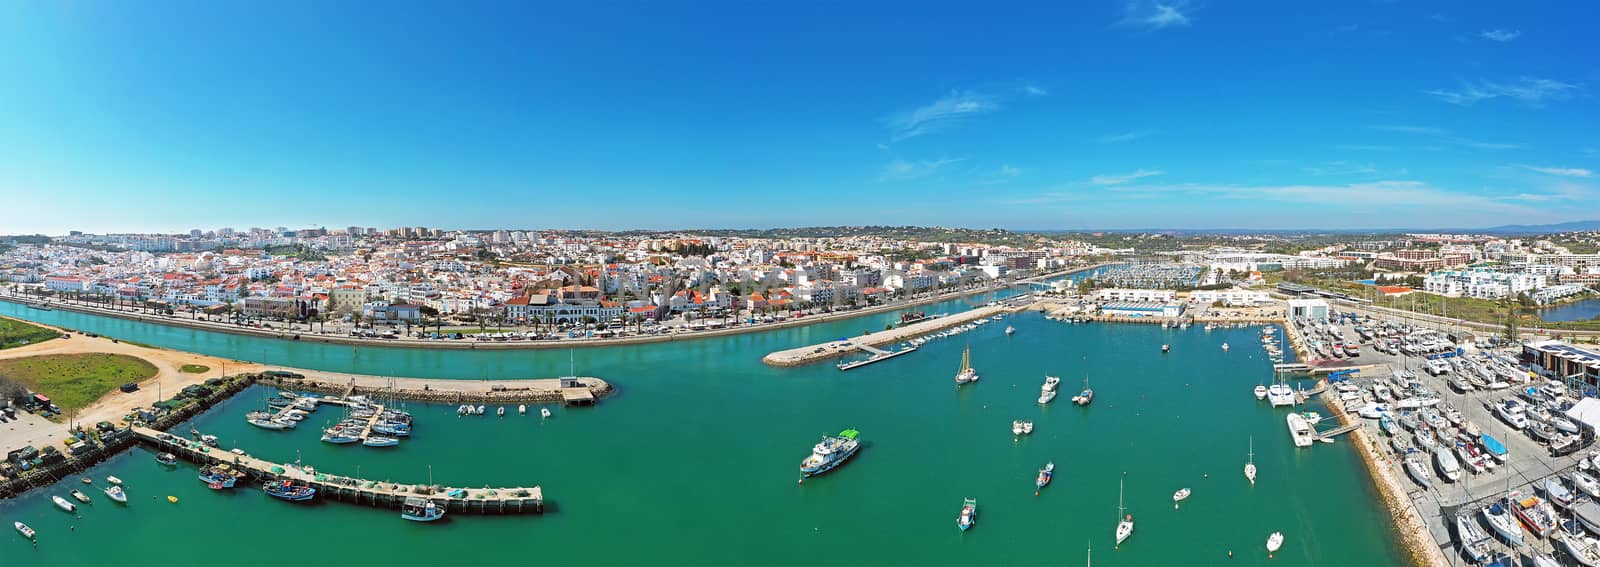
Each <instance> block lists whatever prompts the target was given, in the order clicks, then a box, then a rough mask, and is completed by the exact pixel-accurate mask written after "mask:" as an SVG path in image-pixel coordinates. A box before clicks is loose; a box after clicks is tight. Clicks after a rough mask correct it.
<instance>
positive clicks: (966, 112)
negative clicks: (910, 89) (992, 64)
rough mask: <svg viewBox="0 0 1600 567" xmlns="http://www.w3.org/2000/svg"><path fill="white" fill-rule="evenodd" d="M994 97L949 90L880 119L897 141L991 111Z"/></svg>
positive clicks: (995, 104) (994, 105)
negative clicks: (936, 97)
mask: <svg viewBox="0 0 1600 567" xmlns="http://www.w3.org/2000/svg"><path fill="white" fill-rule="evenodd" d="M999 109H1000V104H999V103H998V102H996V101H995V99H994V97H992V96H988V95H984V94H981V93H975V92H971V91H950V93H949V94H946V95H944V96H943V97H940V98H939V99H938V100H935V101H933V102H930V103H928V104H924V105H922V106H919V107H916V108H912V109H909V110H904V111H901V112H897V113H895V114H892V115H890V116H888V117H885V118H884V119H883V122H884V124H885V125H886V126H888V127H889V138H890V141H894V142H899V141H901V140H906V139H909V138H915V137H917V136H921V135H923V134H928V133H931V132H937V131H939V130H942V129H945V128H949V127H951V126H955V125H957V124H960V123H961V121H963V120H966V119H968V118H971V117H973V116H976V115H979V114H984V113H987V112H994V111H996V110H999Z"/></svg>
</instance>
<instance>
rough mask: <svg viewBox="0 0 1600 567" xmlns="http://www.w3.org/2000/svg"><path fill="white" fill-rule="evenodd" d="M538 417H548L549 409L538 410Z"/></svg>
mask: <svg viewBox="0 0 1600 567" xmlns="http://www.w3.org/2000/svg"><path fill="white" fill-rule="evenodd" d="M539 417H550V408H539Z"/></svg>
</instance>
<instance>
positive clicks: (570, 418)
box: [0, 302, 1404, 565]
mask: <svg viewBox="0 0 1600 567" xmlns="http://www.w3.org/2000/svg"><path fill="white" fill-rule="evenodd" d="M963 307H964V306H963V304H961V303H960V302H948V303H946V304H941V305H937V306H931V307H929V308H927V311H929V312H930V313H940V312H946V311H953V310H957V309H961V308H963ZM0 314H4V315H9V316H16V317H20V318H25V319H32V320H37V321H40V322H44V323H49V324H54V325H60V326H64V327H70V328H75V329H80V330H85V331H93V332H98V333H101V334H105V335H108V336H114V337H118V338H122V339H125V340H132V341H135V342H139V343H144V344H150V345H155V346H161V347H167V348H175V349H182V350H188V351H193V352H201V353H206V354H212V355H218V356H225V357H229V358H236V359H248V360H265V361H268V362H271V363H275V364H282V365H286V366H292V367H304V368H315V369H327V370H336V371H353V372H363V373H369V374H379V375H395V376H420V377H430V378H439V379H481V378H492V377H527V376H555V375H561V374H565V373H567V371H568V367H569V366H568V365H569V359H568V356H569V355H568V353H567V352H565V351H492V352H473V351H455V350H449V351H446V350H397V349H382V348H359V349H357V348H351V347H347V346H339V345H326V344H309V343H297V342H289V341H281V340H269V339H260V338H254V337H246V336H236V335H228V334H220V333H212V332H206V331H198V330H191V329H179V328H170V327H163V326H157V325H151V324H146V323H138V322H130V321H124V320H119V319H111V318H105V317H99V316H92V315H83V314H77V313H72V312H67V311H62V310H55V311H39V310H34V309H29V308H26V307H21V306H17V305H13V304H8V303H0ZM896 317H897V315H896V314H883V315H875V316H869V317H864V318H860V319H854V320H847V321H836V322H830V323H825V324H820V325H817V326H812V327H801V328H792V329H781V330H775V331H769V332H762V333H751V334H744V335H734V336H728V337H721V338H714V339H707V340H699V341H687V342H681V343H666V344H648V345H636V346H627V347H617V348H595V349H578V350H576V351H575V352H574V353H573V354H572V362H571V364H573V365H575V366H576V368H577V371H578V373H579V374H583V375H593V376H600V377H603V378H605V379H606V380H609V381H611V382H612V383H614V384H616V385H617V386H618V387H619V389H620V391H619V393H618V394H617V395H615V396H613V397H609V398H607V399H605V400H603V401H602V402H601V403H600V404H599V405H598V406H597V407H594V408H559V407H552V411H553V412H554V415H552V417H550V418H549V419H541V418H540V417H539V416H538V411H537V409H536V408H534V407H531V406H530V407H529V411H528V415H517V414H516V411H515V408H514V407H512V408H508V411H507V415H506V417H503V418H501V417H495V415H494V413H495V412H494V408H489V412H488V415H484V416H467V417H460V416H457V415H456V411H455V410H456V408H455V407H454V406H436V405H419V404H411V405H410V407H409V409H410V410H412V411H413V412H414V413H415V414H416V418H417V419H416V423H417V425H416V430H415V433H414V434H413V436H412V437H411V438H409V439H408V440H406V441H405V442H404V443H402V444H401V445H399V446H397V447H391V448H369V447H363V446H360V445H345V446H333V445H328V444H325V443H321V442H319V441H318V434H319V431H318V430H319V429H320V425H321V424H322V423H323V422H325V421H337V420H338V419H339V417H340V416H341V413H340V410H339V409H338V408H332V407H329V408H324V409H321V410H319V411H318V412H316V413H315V414H313V415H312V416H310V417H309V418H307V420H306V422H305V423H304V424H303V425H302V426H301V427H300V428H298V429H295V430H289V431H281V432H279V431H266V430H261V429H256V428H253V427H250V426H249V425H247V424H246V423H245V422H244V417H243V416H244V414H245V413H246V412H248V411H250V410H252V409H257V408H259V407H261V405H262V403H263V402H264V400H265V398H266V397H268V396H270V395H273V394H274V391H271V390H268V389H266V388H260V387H258V388H253V389H251V390H249V391H246V392H245V393H243V394H241V395H239V396H237V397H235V398H233V399H232V400H230V401H228V402H226V403H225V404H223V405H221V406H219V407H218V408H216V409H213V410H212V411H210V412H208V413H206V414H204V415H202V416H200V417H199V418H197V419H196V420H194V422H193V424H192V425H193V426H194V427H196V428H198V429H199V430H201V431H202V432H205V433H209V434H214V435H217V436H218V437H219V439H220V440H221V444H222V447H223V448H224V449H228V448H232V447H234V446H238V447H240V448H242V449H244V450H246V451H249V452H250V453H251V454H252V455H255V456H258V457H262V458H266V459H269V460H277V461H283V462H292V461H294V460H296V459H297V458H298V459H301V460H302V461H303V462H304V463H306V464H310V465H314V466H316V467H317V468H318V469H319V470H322V471H327V472H331V473H335V474H341V475H355V474H357V471H358V467H359V475H360V476H362V477H365V478H369V479H379V480H384V479H387V480H394V481H399V482H406V483H421V482H426V481H427V480H428V479H429V474H430V469H431V474H432V478H433V481H434V482H436V483H439V484H448V485H453V486H485V485H488V486H516V485H530V484H539V485H542V486H543V487H544V490H545V495H546V498H547V512H546V513H545V514H543V515H526V516H519V515H512V516H468V515H452V516H450V517H448V518H446V519H445V520H444V521H441V522H436V523H433V524H418V523H412V522H406V521H403V520H401V519H400V518H399V514H398V512H396V511H393V510H386V509H375V508H367V507H363V506H357V505H351V504H346V503H338V502H320V501H319V502H315V503H311V504H309V505H308V504H291V503H287V502H282V501H277V500H273V499H271V498H269V497H267V496H266V495H264V494H263V493H261V491H260V490H259V489H258V488H250V487H244V486H241V487H239V488H235V489H233V490H232V491H212V490H209V489H207V488H206V486H205V485H204V484H202V483H201V482H199V481H197V480H196V479H195V473H196V471H195V468H194V466H193V465H191V464H189V463H180V464H179V466H177V467H176V468H175V469H168V468H164V467H162V466H160V465H158V464H157V463H155V462H154V460H153V459H152V455H151V453H150V452H149V451H148V450H146V449H143V448H138V449H135V450H133V451H130V452H127V453H125V454H123V455H121V456H118V457H116V458H114V459H112V460H110V461H108V462H106V463H104V464H102V465H100V466H97V467H95V468H94V469H92V470H91V471H89V472H88V473H87V475H88V476H91V477H92V478H94V479H95V480H96V483H97V486H101V487H103V486H104V484H105V483H104V478H105V476H106V475H115V476H118V477H120V478H121V479H123V480H124V481H125V486H126V488H127V490H128V493H129V495H130V498H129V503H128V505H126V506H120V505H117V504H114V503H112V502H111V501H110V500H109V499H107V498H104V497H103V496H102V495H101V494H100V493H99V490H94V491H89V490H85V492H87V493H89V494H90V495H91V496H92V497H94V498H95V502H94V504H92V505H86V506H82V507H81V508H80V511H79V515H81V516H82V517H81V519H80V518H74V517H73V516H72V515H71V514H67V513H65V512H62V511H60V510H57V509H55V508H54V507H53V505H52V504H51V503H50V496H51V495H53V494H60V495H65V494H66V493H67V492H68V491H70V490H72V489H84V487H83V485H81V484H79V483H78V482H77V481H76V479H75V478H74V479H69V481H68V482H63V483H60V484H58V485H56V486H54V487H51V488H49V489H44V490H36V491H33V492H30V493H28V494H26V495H25V496H23V497H21V498H18V499H13V500H11V501H6V502H0V520H5V521H7V522H9V521H15V520H21V521H24V522H26V523H28V524H29V525H31V526H33V527H34V528H35V529H37V530H38V532H39V538H38V542H39V543H38V545H37V547H34V546H33V545H31V544H30V543H29V542H28V541H27V540H26V539H23V538H21V537H16V536H11V537H3V538H0V558H5V559H4V560H3V561H0V562H3V563H4V564H7V565H12V564H17V565H35V564H37V565H50V564H75V565H83V564H113V563H115V564H119V565H129V564H133V565H141V564H162V565H175V564H176V565H184V564H208V565H216V564H282V563H284V562H286V561H288V562H292V563H295V564H341V565H349V564H373V563H382V564H392V565H399V564H404V565H450V564H466V563H471V564H498V563H517V564H528V563H542V564H558V565H566V564H693V565H711V564H716V565H749V564H806V565H817V564H825V565H884V564H894V565H951V564H965V565H972V564H1025V565H1044V564H1050V565H1061V564H1067V565H1080V564H1082V563H1083V562H1084V560H1085V555H1086V550H1087V548H1088V547H1089V546H1092V547H1093V550H1094V551H1093V554H1094V562H1095V563H1097V564H1099V565H1189V564H1222V563H1227V564H1238V565H1266V564H1268V563H1269V561H1268V558H1267V553H1266V550H1265V548H1264V542H1265V540H1266V538H1267V535H1268V534H1270V533H1272V532H1274V531H1282V532H1283V533H1284V534H1285V536H1286V543H1285V545H1284V547H1283V549H1282V550H1281V551H1280V552H1279V553H1278V554H1277V556H1276V558H1275V559H1273V560H1271V564H1274V565H1297V564H1319V565H1395V564H1401V563H1403V562H1404V555H1403V554H1402V551H1401V550H1400V549H1398V547H1397V545H1396V543H1395V541H1396V538H1395V537H1393V534H1392V527H1391V525H1390V522H1389V520H1388V515H1387V512H1386V511H1385V510H1384V509H1383V508H1382V506H1381V505H1380V504H1379V503H1378V502H1377V496H1376V489H1375V488H1374V487H1373V485H1372V482H1371V481H1370V480H1368V479H1367V478H1366V473H1365V469H1364V467H1363V466H1362V464H1361V463H1360V461H1359V456H1358V455H1357V454H1356V452H1355V450H1354V448H1353V447H1352V446H1351V444H1350V442H1349V440H1348V439H1346V438H1341V439H1340V440H1339V442H1338V443H1335V444H1331V445H1329V444H1318V445H1317V446H1315V447H1312V448H1310V449H1298V450H1297V449H1295V448H1293V447H1292V446H1291V444H1290V440H1289V436H1288V432H1287V430H1286V427H1285V422H1284V411H1283V410H1277V411H1274V410H1272V409H1270V408H1268V407H1267V405H1266V404H1265V403H1261V402H1257V401H1256V400H1255V398H1254V397H1253V396H1252V395H1251V392H1250V391H1251V389H1252V388H1253V387H1254V386H1255V385H1256V384H1257V383H1258V382H1259V381H1262V380H1266V381H1270V380H1271V363H1270V361H1268V360H1267V358H1266V356H1265V354H1264V353H1263V352H1262V351H1261V349H1260V347H1259V346H1257V345H1258V344H1259V340H1258V339H1257V333H1258V332H1259V330H1258V329H1256V328H1248V329H1219V330H1214V331H1209V332H1208V331H1204V330H1202V329H1200V328H1198V327H1196V328H1191V329H1187V330H1177V329H1165V328H1162V327H1160V326H1156V325H1113V324H1078V325H1074V324H1070V323H1062V322H1055V321H1048V320H1046V319H1044V318H1043V317H1042V316H1040V315H1039V314H1037V313H1026V314H1019V315H1015V316H1012V317H1010V318H1008V319H1006V320H1005V321H1004V322H1003V323H991V324H988V325H984V326H981V327H979V328H978V329H976V330H974V331H971V332H968V333H965V334H961V335H958V336H955V337H950V338H943V339H935V340H933V341H930V342H929V343H928V344H926V345H924V346H923V347H922V349H920V350H919V351H918V352H915V353H912V354H911V355H908V356H904V357H899V358H896V359H894V360H890V361H885V362H883V363H879V364H875V365H872V366H868V367H863V368H860V369H857V370H852V371H850V372H840V371H838V370H837V369H835V368H834V367H833V365H832V364H828V363H822V364H814V365H809V366H804V367H799V368H773V367H769V366H766V365H764V364H762V363H761V362H760V360H761V357H762V356H763V355H765V354H766V353H768V352H770V351H773V350H778V349H783V348H792V347H794V346H798V345H802V344H808V343H814V342H820V341H824V340H829V339H836V338H839V337H841V336H848V335H855V334H860V333H861V332H862V331H866V330H879V329H882V328H883V325H884V324H885V323H886V322H887V321H890V320H893V319H894V318H896ZM1006 325H1012V326H1014V327H1015V328H1016V331H1017V332H1016V334H1015V335H1013V336H1010V337H1008V336H1006V335H1005V334H1004V331H1003V329H1004V327H1005V326H1006ZM1224 341H1226V342H1228V343H1230V344H1231V345H1232V347H1233V348H1232V349H1231V350H1230V351H1227V352H1224V351H1223V350H1221V348H1220V345H1221V344H1222V343H1223V342H1224ZM1162 344H1170V345H1171V352H1170V353H1168V354H1162V353H1161V352H1160V347H1161V345H1162ZM968 345H970V346H971V349H972V363H973V366H974V367H975V368H977V370H978V371H979V373H980V374H981V376H982V380H981V381H980V382H978V383H976V384H973V385H968V386H963V387H961V388H957V387H956V385H955V384H954V382H953V376H954V374H955V373H956V370H957V369H958V367H959V365H960V361H961V353H962V350H963V348H964V347H966V346H968ZM1047 373H1049V374H1054V375H1058V376H1060V377H1061V378H1062V381H1061V395H1060V396H1059V397H1058V398H1057V399H1056V401H1055V402H1053V403H1052V404H1050V405H1048V406H1040V405H1039V404H1038V403H1036V400H1037V398H1038V395H1039V386H1040V383H1041V382H1042V381H1043V378H1044V376H1045V374H1047ZM1085 376H1087V377H1088V378H1089V379H1090V384H1091V386H1092V387H1093V388H1094V390H1095V399H1094V403H1093V405H1091V406H1090V407H1088V408H1081V407H1078V406H1075V405H1072V403H1071V401H1070V398H1071V397H1072V396H1073V395H1075V394H1076V393H1077V391H1078V390H1079V389H1080V387H1081V385H1082V382H1083V379H1084V377H1085ZM1308 409H1312V410H1319V409H1321V408H1317V407H1310V408H1308ZM1323 413H1324V414H1326V413H1327V412H1326V411H1325V410H1324V411H1323ZM1014 419H1031V420H1033V421H1034V423H1035V431H1034V433H1033V435H1031V436H1027V437H1022V438H1014V437H1013V435H1012V433H1011V431H1010V429H1011V422H1012V420H1014ZM189 427H190V424H185V425H182V426H179V427H178V428H176V429H174V432H177V433H185V432H187V431H188V430H189ZM847 427H850V428H856V429H859V430H860V431H861V438H862V439H863V441H864V447H863V449H862V450H861V452H860V453H859V454H858V455H857V456H856V457H855V458H854V459H852V460H851V461H850V462H848V463H846V464H845V465H843V466H841V467H840V468H838V469H837V470H834V471H832V472H830V473H828V474H826V475H823V476H820V477H816V478H812V479H808V480H806V481H805V482H804V483H803V484H798V483H797V482H796V481H797V480H798V479H799V477H800V475H799V471H798V467H799V464H800V461H801V459H803V458H804V457H806V456H807V455H808V454H809V452H810V449H811V446H812V445H813V444H815V443H816V442H817V441H818V440H820V438H821V436H822V435H824V434H833V433H837V432H838V431H839V430H841V429H844V428H847ZM1252 436H1253V437H1254V440H1255V462H1256V464H1257V465H1258V467H1259V468H1260V475H1259V479H1258V482H1257V484H1256V485H1255V486H1253V487H1252V486H1251V485H1250V484H1249V483H1248V482H1247V481H1246V480H1245V478H1244V476H1243V473H1242V468H1243V466H1244V463H1245V460H1246V451H1247V449H1248V444H1249V440H1250V438H1251V437H1252ZM1048 461H1053V462H1055V464H1056V475H1055V480H1054V482H1053V483H1052V484H1050V485H1049V486H1048V487H1046V488H1045V489H1044V490H1043V491H1042V492H1041V493H1040V494H1039V495H1038V496H1035V495H1034V477H1035V475H1036V472H1037V470H1038V469H1039V468H1040V467H1042V466H1043V465H1044V464H1045V463H1046V462H1048ZM1119 480H1123V481H1125V482H1126V497H1125V498H1126V505H1127V508H1128V512H1129V513H1131V514H1133V515H1134V517H1135V520H1136V528H1135V532H1134V535H1133V536H1132V537H1131V538H1130V539H1129V540H1128V541H1127V542H1125V543H1124V544H1123V545H1122V547H1121V549H1117V550H1114V549H1113V543H1114V540H1113V531H1114V527H1115V525H1116V520H1117V484H1118V481H1119ZM1184 487H1189V488H1191V489H1192V490H1193V495H1192V496H1191V497H1190V498H1189V499H1188V500H1187V501H1185V502H1184V503H1183V506H1182V508H1181V509H1178V510H1174V509H1173V502H1172V493H1173V492H1174V491H1176V490H1178V489H1179V488H1184ZM168 495H173V496H177V497H178V498H179V502H178V503H177V504H171V503H168V502H167V501H166V497H167V496H168ZM969 497H970V498H975V499H977V501H978V525H977V526H976V527H975V528H973V529H972V530H971V531H969V532H966V533H962V532H960V531H959V530H958V529H957V528H956V525H955V524H956V516H957V513H958V512H959V511H960V507H961V504H962V500H963V499H964V498H969ZM1230 550H1231V551H1233V553H1234V558H1233V559H1232V560H1229V559H1228V558H1227V553H1228V552H1229V551H1230Z"/></svg>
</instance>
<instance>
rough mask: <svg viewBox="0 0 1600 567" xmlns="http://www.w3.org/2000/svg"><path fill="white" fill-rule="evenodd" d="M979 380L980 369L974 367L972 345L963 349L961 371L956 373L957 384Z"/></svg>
mask: <svg viewBox="0 0 1600 567" xmlns="http://www.w3.org/2000/svg"><path fill="white" fill-rule="evenodd" d="M977 381H978V371H977V370H974V369H973V368H972V345H967V348H966V350H963V351H961V371H960V372H957V373H956V384H966V383H968V382H977Z"/></svg>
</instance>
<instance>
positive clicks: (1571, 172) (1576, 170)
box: [1522, 165, 1594, 177]
mask: <svg viewBox="0 0 1600 567" xmlns="http://www.w3.org/2000/svg"><path fill="white" fill-rule="evenodd" d="M1522 168H1523V169H1527V170H1530V171H1537V172H1539V173H1543V174H1545V175H1557V176H1561V177H1593V176H1594V171H1592V170H1588V169H1583V168H1581V167H1539V166H1536V165H1524V166H1522Z"/></svg>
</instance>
